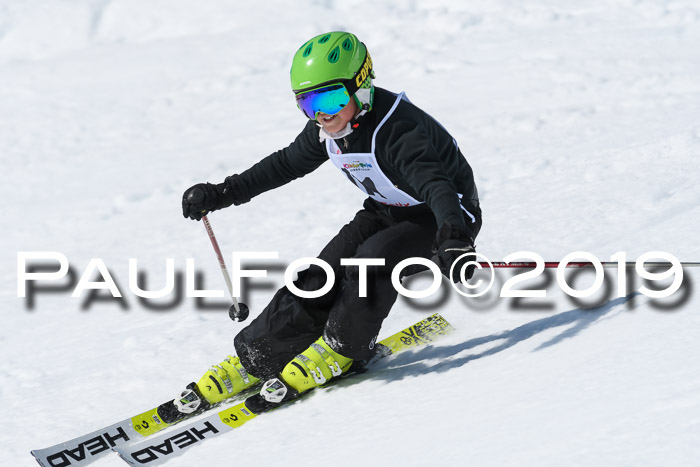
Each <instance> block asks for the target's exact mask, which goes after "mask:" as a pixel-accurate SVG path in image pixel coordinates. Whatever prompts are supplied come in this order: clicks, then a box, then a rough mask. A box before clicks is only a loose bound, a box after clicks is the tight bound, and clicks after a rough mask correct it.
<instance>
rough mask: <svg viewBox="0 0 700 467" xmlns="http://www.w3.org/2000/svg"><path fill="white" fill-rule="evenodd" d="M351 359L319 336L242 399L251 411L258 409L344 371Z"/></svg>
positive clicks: (326, 380)
mask: <svg viewBox="0 0 700 467" xmlns="http://www.w3.org/2000/svg"><path fill="white" fill-rule="evenodd" d="M352 363H353V360H352V359H351V358H347V357H344V356H342V355H340V354H339V353H338V352H336V351H334V350H333V349H331V347H330V346H329V345H328V344H326V342H325V341H324V340H323V337H320V338H319V339H318V340H317V341H316V342H314V343H313V344H311V346H310V347H309V348H308V349H306V350H304V351H303V352H302V353H300V354H299V355H297V356H296V357H294V358H293V359H292V361H291V362H289V363H287V365H286V366H285V367H284V369H283V370H282V373H280V375H279V378H273V379H271V380H268V381H267V382H265V384H263V387H262V389H261V390H260V395H259V396H257V397H252V398H250V399H248V400H247V401H246V406H247V407H249V408H250V409H251V410H252V411H253V412H254V413H261V412H265V411H267V410H270V409H271V408H274V407H276V406H278V405H279V404H280V403H282V402H287V401H289V400H291V399H294V398H296V397H297V396H299V394H301V393H303V392H306V391H308V390H309V389H313V388H315V387H317V386H321V385H323V384H326V382H328V381H330V380H331V379H333V378H337V377H339V376H341V375H342V374H343V373H346V372H347V371H348V370H349V369H350V367H351V366H352Z"/></svg>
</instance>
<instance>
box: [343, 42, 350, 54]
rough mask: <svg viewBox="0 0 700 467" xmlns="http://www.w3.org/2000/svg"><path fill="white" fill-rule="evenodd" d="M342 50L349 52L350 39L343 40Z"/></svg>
mask: <svg viewBox="0 0 700 467" xmlns="http://www.w3.org/2000/svg"><path fill="white" fill-rule="evenodd" d="M343 50H347V51H348V52H350V51H351V50H352V41H351V40H350V39H345V40H344V41H343Z"/></svg>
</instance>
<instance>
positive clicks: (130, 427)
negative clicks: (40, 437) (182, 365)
mask: <svg viewBox="0 0 700 467" xmlns="http://www.w3.org/2000/svg"><path fill="white" fill-rule="evenodd" d="M193 386H194V383H190V384H189V385H188V386H187V388H188V389H190V390H192V388H193ZM183 394H184V393H183ZM241 394H243V395H245V394H250V390H247V391H244V392H243V393H241ZM241 394H239V395H238V396H234V397H233V398H231V399H228V400H226V401H224V403H225V404H226V403H227V404H228V405H231V404H230V403H231V402H234V401H235V400H240V398H241ZM183 402H186V401H183ZM201 402H202V404H201V406H200V407H199V408H198V409H197V410H196V411H194V412H193V413H182V412H180V411H179V410H178V408H177V406H176V405H175V403H174V400H169V401H167V402H164V403H162V404H160V405H159V406H157V407H154V408H152V409H150V410H147V411H146V412H143V413H140V414H138V415H134V416H133V417H130V418H127V419H125V420H122V421H121V422H118V423H115V424H113V425H110V426H107V427H103V428H99V429H97V430H95V431H93V432H91V433H88V434H85V435H82V436H78V437H77V438H74V439H71V440H69V441H65V442H62V443H59V444H56V445H54V446H51V447H48V448H44V449H36V450H33V451H31V454H32V455H33V456H34V458H35V459H36V461H37V462H38V463H39V465H41V466H43V467H78V466H84V465H88V464H91V463H92V462H94V461H96V460H97V459H100V458H101V457H103V456H105V455H107V454H109V453H110V452H112V449H114V448H117V447H119V446H127V445H129V444H133V443H136V442H139V441H143V439H144V438H147V437H149V436H152V435H154V434H155V433H158V432H159V431H161V430H163V429H164V428H167V427H169V426H173V425H175V424H176V423H179V422H181V421H183V420H186V419H188V418H193V417H195V416H197V415H199V414H201V413H203V412H205V411H207V410H210V409H212V408H215V407H218V406H219V405H221V404H219V405H213V406H212V405H208V404H206V402H205V401H203V400H202V401H201Z"/></svg>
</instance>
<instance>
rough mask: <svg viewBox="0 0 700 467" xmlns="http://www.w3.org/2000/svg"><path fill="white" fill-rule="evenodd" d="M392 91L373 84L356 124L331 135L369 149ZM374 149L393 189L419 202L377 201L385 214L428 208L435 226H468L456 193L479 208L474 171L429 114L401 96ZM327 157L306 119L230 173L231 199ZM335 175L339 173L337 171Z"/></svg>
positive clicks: (344, 146)
mask: <svg viewBox="0 0 700 467" xmlns="http://www.w3.org/2000/svg"><path fill="white" fill-rule="evenodd" d="M395 100H396V95H395V94H393V93H391V92H389V91H387V90H385V89H381V88H375V95H374V103H373V108H372V110H371V111H370V112H367V113H366V114H365V115H364V116H362V117H360V118H359V119H357V121H355V122H353V123H355V124H357V125H358V126H357V128H355V129H354V130H353V132H352V133H351V134H349V135H348V136H346V137H345V138H342V139H338V140H336V143H337V144H338V147H340V149H341V150H342V151H343V152H344V153H349V152H362V153H368V152H370V151H371V145H372V135H373V133H374V130H375V128H376V127H377V125H378V124H379V123H380V122H381V121H382V119H383V118H384V116H385V115H386V114H387V113H388V112H389V110H390V109H391V106H392V105H393V104H394V102H395ZM375 155H376V158H377V162H378V164H379V167H380V168H381V170H382V171H383V172H384V174H385V175H386V176H387V177H388V178H389V180H391V181H392V182H393V183H394V185H396V186H397V187H398V188H399V189H401V190H402V191H404V192H406V193H407V194H409V195H410V196H412V197H413V198H415V199H417V200H419V201H424V202H425V205H419V206H413V207H396V206H384V205H380V204H379V203H377V202H376V201H373V200H372V199H369V202H371V203H376V204H377V205H379V206H378V208H379V209H384V210H385V211H386V212H387V214H389V215H394V217H401V218H405V217H406V214H408V213H409V212H414V213H416V214H418V213H425V210H426V209H430V210H432V212H433V214H434V215H435V219H436V221H437V225H438V226H442V225H444V223H445V222H449V223H451V224H452V225H459V226H464V227H467V228H469V227H471V226H469V225H468V224H469V223H471V222H472V221H471V220H470V218H469V217H467V216H465V215H464V212H463V210H462V209H461V207H460V203H459V198H458V196H457V193H461V194H463V195H464V197H463V200H462V204H463V205H464V206H465V208H466V209H467V210H468V211H469V212H470V213H472V214H473V215H474V216H476V217H477V220H478V222H479V224H480V221H481V211H480V209H479V200H478V193H477V189H476V185H475V184H474V175H473V172H472V169H471V167H470V166H469V163H468V162H467V160H466V159H465V158H464V156H463V155H462V153H461V152H460V150H459V148H458V147H457V143H456V142H455V140H454V139H453V138H452V136H451V135H450V134H449V133H448V132H447V130H445V129H444V128H443V127H442V125H440V124H439V123H438V122H437V121H436V120H435V119H433V118H432V117H431V116H430V115H428V114H427V113H425V112H424V111H423V110H421V109H419V108H418V107H416V106H415V105H413V104H412V103H410V102H406V101H401V102H400V103H399V105H398V107H397V108H396V110H395V111H394V113H393V114H392V115H391V117H390V118H389V120H387V121H386V122H385V123H384V125H383V126H382V127H381V129H380V130H379V133H378V134H377V141H376V148H375ZM327 160H328V154H327V153H326V148H325V143H323V142H321V141H319V128H318V125H317V124H316V122H315V121H313V120H309V121H308V122H307V124H306V126H305V127H304V129H303V130H302V131H301V133H299V135H298V136H297V137H296V139H295V140H294V142H292V143H291V144H290V145H289V146H287V147H286V148H284V149H281V150H279V151H277V152H274V153H272V154H271V155H269V156H268V157H266V158H264V159H263V160H261V161H260V162H258V163H256V164H255V165H253V166H252V167H251V168H250V169H248V170H246V171H245V172H243V173H241V174H240V176H234V177H235V178H236V185H237V187H236V188H237V189H236V190H235V191H236V198H237V199H235V200H234V203H235V204H241V203H245V202H247V201H249V200H250V199H251V198H253V197H255V196H257V195H259V194H261V193H264V192H266V191H268V190H272V189H273V188H277V187H279V186H282V185H284V184H286V183H288V182H290V181H292V180H294V179H296V178H299V177H303V176H304V175H306V174H308V173H311V172H313V171H314V170H316V169H317V168H318V167H319V166H320V165H321V164H323V163H324V162H325V161H327ZM338 176H339V177H340V176H342V174H341V173H339V174H338Z"/></svg>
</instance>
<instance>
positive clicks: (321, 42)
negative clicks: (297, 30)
mask: <svg viewBox="0 0 700 467" xmlns="http://www.w3.org/2000/svg"><path fill="white" fill-rule="evenodd" d="M330 38H331V35H330V34H326V35H325V36H323V37H322V38H320V39H319V40H318V43H319V44H325V43H326V42H328V39H330Z"/></svg>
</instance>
